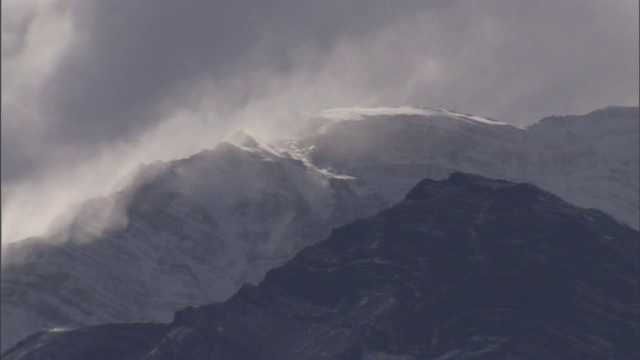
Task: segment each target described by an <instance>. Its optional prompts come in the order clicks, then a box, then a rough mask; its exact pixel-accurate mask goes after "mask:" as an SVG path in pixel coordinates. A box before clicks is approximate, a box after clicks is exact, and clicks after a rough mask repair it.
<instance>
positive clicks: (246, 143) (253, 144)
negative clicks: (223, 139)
mask: <svg viewBox="0 0 640 360" xmlns="http://www.w3.org/2000/svg"><path fill="white" fill-rule="evenodd" d="M227 142H229V143H231V144H234V145H238V146H243V147H248V148H253V149H257V148H260V147H261V146H260V143H259V142H258V140H256V139H255V138H254V137H253V136H251V135H250V134H249V133H247V132H246V131H245V130H243V129H240V130H238V131H236V132H235V133H234V134H233V135H231V137H230V138H228V139H227Z"/></svg>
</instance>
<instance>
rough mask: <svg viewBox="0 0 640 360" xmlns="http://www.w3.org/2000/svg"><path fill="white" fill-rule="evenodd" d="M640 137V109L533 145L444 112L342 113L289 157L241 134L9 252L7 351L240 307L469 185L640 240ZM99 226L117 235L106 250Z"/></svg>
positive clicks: (568, 125)
mask: <svg viewBox="0 0 640 360" xmlns="http://www.w3.org/2000/svg"><path fill="white" fill-rule="evenodd" d="M638 121H639V120H638V108H606V109H602V110H599V111H595V112H593V113H591V114H588V115H585V116H575V117H559V118H550V119H545V120H543V121H541V122H540V123H538V124H536V125H534V126H531V127H529V128H526V129H523V128H517V127H513V126H510V125H507V124H503V123H499V122H495V121H492V120H489V119H483V118H479V117H474V116H470V115H464V114H459V113H455V112H452V111H447V110H442V109H417V108H388V109H339V110H332V111H326V112H324V113H322V114H321V116H319V117H318V119H316V121H315V123H314V126H312V127H311V128H310V129H308V131H306V132H305V133H303V134H302V135H301V136H300V137H299V138H297V139H290V140H285V141H281V142H279V143H274V144H273V146H271V145H267V144H265V143H263V142H260V141H258V140H256V139H254V138H251V137H250V136H248V135H246V134H243V133H239V134H237V135H236V136H235V137H234V138H233V139H231V140H230V142H228V143H223V144H221V145H220V146H218V147H217V148H215V149H213V150H205V151H203V152H201V153H199V154H196V155H194V156H192V157H190V158H188V159H184V160H178V161H173V162H169V163H156V164H153V165H151V166H147V167H146V168H145V169H143V171H141V173H140V176H139V179H137V180H136V181H135V182H134V183H133V184H132V185H131V186H129V187H128V188H126V189H125V190H123V191H122V192H121V193H119V194H116V195H114V196H111V197H108V198H103V199H94V200H91V201H89V202H87V203H86V204H85V205H84V207H83V211H81V212H80V216H78V217H77V218H75V219H73V222H72V225H71V226H70V229H71V231H70V232H69V233H68V234H67V233H66V232H61V234H60V235H59V236H54V237H52V238H51V239H47V240H46V241H42V240H41V239H31V240H25V241H22V242H19V243H15V244H12V245H9V246H8V247H5V248H3V251H4V252H5V256H4V258H5V259H7V260H8V261H5V262H4V263H3V268H2V289H1V294H0V296H1V297H2V346H3V348H4V349H6V347H7V346H10V345H11V344H13V343H15V342H16V341H17V340H19V339H20V338H22V337H24V336H26V335H28V334H29V333H32V332H35V331H38V330H41V329H45V328H51V327H61V326H62V327H65V326H79V325H87V324H97V323H104V322H132V321H152V320H153V321H166V320H167V319H169V317H170V316H171V314H172V312H173V311H175V310H176V309H178V308H181V307H185V306H188V305H193V304H202V303H209V302H214V301H221V300H224V299H226V298H227V297H228V296H230V295H231V294H233V293H234V292H235V291H236V290H237V289H238V287H239V286H240V285H241V284H242V283H244V282H254V283H255V282H256V281H258V280H259V279H261V277H262V276H263V275H264V274H265V273H266V271H267V270H268V269H270V268H272V267H274V266H277V265H279V264H281V263H282V262H284V261H286V260H287V259H289V258H290V257H291V256H293V255H294V254H295V252H296V251H298V250H300V249H301V248H302V247H304V246H306V245H308V244H310V243H313V242H316V241H319V240H321V239H323V238H325V237H326V236H327V235H328V234H329V232H330V230H331V229H332V228H334V227H336V226H339V225H343V224H346V223H347V222H349V221H351V220H353V219H355V218H359V217H363V216H368V215H372V214H374V213H375V212H377V211H378V210H381V209H383V208H385V207H388V206H389V205H391V204H393V203H395V202H397V201H399V200H400V199H402V197H403V196H404V194H405V193H406V192H407V191H408V190H409V189H411V187H413V186H414V185H415V184H416V183H417V182H418V181H419V180H420V179H422V178H425V177H428V178H432V179H444V178H446V177H447V176H448V175H449V174H450V173H451V172H453V171H456V170H462V171H466V172H472V173H478V174H483V175H486V176H491V177H497V178H505V179H510V180H514V181H527V182H531V183H534V184H536V185H538V186H540V187H542V188H544V189H545V190H549V191H551V192H554V193H556V194H558V195H560V196H563V197H564V198H565V199H566V200H569V201H570V202H572V203H574V204H577V205H580V206H585V207H597V208H599V209H601V210H604V211H606V212H608V213H609V214H611V215H613V216H614V217H616V218H618V219H620V220H622V221H624V222H627V223H628V224H629V225H631V226H632V227H635V228H638V201H639V200H638V172H639V171H638V144H639V140H638V132H639V131H638ZM274 147H275V148H277V149H278V150H276V149H274ZM96 219H102V220H104V219H108V220H110V221H111V222H112V223H113V224H112V226H111V227H110V228H109V230H108V231H106V232H105V233H103V234H101V235H99V236H96V235H95V234H96V233H98V232H97V231H96V230H95V229H93V227H94V225H95V223H96ZM100 222H104V221H100Z"/></svg>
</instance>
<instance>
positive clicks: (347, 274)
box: [4, 173, 640, 360]
mask: <svg viewBox="0 0 640 360" xmlns="http://www.w3.org/2000/svg"><path fill="white" fill-rule="evenodd" d="M639 235H640V234H639V233H638V231H636V230H633V229H631V228H629V227H627V226H624V225H621V224H620V223H619V222H618V221H616V220H614V219H612V218H611V217H610V216H608V215H606V214H604V213H602V212H600V211H597V210H587V209H583V208H579V207H576V206H573V205H571V204H569V203H566V202H564V201H563V200H561V199H560V198H558V197H556V196H554V195H552V194H550V193H548V192H545V191H542V190H541V189H539V188H537V187H535V186H533V185H530V184H518V183H512V182H507V181H503V180H492V179H489V178H485V177H481V176H477V175H468V174H463V173H454V174H452V175H450V176H449V178H448V179H447V180H442V181H434V180H423V181H421V182H420V183H419V184H418V185H417V186H416V187H414V188H413V189H412V190H411V191H410V192H409V193H408V194H407V195H406V197H405V198H404V199H403V200H402V201H400V202H399V203H398V204H396V205H394V206H392V207H391V208H390V209H387V210H384V211H382V212H380V213H379V214H377V215H375V216H373V217H370V218H368V219H365V220H358V221H356V222H354V223H351V224H349V225H347V226H344V227H341V228H339V229H337V230H334V231H333V232H332V234H331V236H330V237H329V238H328V239H327V240H325V241H322V242H321V243H319V244H317V245H314V246H310V247H308V248H306V249H304V250H302V251H301V252H299V253H298V254H297V255H296V256H295V257H294V258H293V259H292V260H291V261H289V262H288V263H287V264H286V265H284V266H282V267H280V268H277V269H274V270H272V271H270V272H269V273H268V274H267V276H266V278H265V279H264V281H262V283H261V284H260V285H258V286H252V285H245V286H244V287H243V288H242V289H241V290H240V291H239V292H238V293H237V294H236V295H234V296H233V297H231V298H230V299H229V300H228V301H226V302H224V303H221V304H211V305H206V306H200V307H190V308H187V309H185V310H181V311H178V312H177V313H176V315H175V318H174V319H173V321H172V322H171V323H169V324H155V325H154V324H121V325H116V324H110V325H99V326H94V327H86V328H82V329H78V330H68V331H64V330H58V331H45V332H41V333H38V334H35V335H33V336H30V337H29V338H27V339H25V340H24V341H22V342H20V343H19V344H18V345H17V346H16V347H15V348H13V349H11V350H10V351H9V352H8V353H5V355H4V359H6V360H17V359H22V360H41V359H65V360H80V359H89V358H90V359H105V360H106V359H120V360H133V359H140V360H141V359H144V360H160V359H162V360H169V359H171V360H174V359H194V360H195V359H225V360H276V359H277V360H288V359H292V360H293V359H305V360H316V359H317V360H320V359H342V360H362V359H390V360H399V359H402V360H404V359H407V360H408V359H431V360H444V359H467V360H476V359H478V360H479V359H523V360H528V359H530V360H538V359H548V360H554V359H558V360H567V359H569V360H570V359H603V360H604V359H637V358H638V357H639V356H640V349H639V348H638V343H637V340H638V336H639V335H640V328H639V325H640V314H639V311H638V310H639V308H640V292H639V291H640V286H639V278H638V273H639V272H640V260H639V258H638V254H639V252H640V242H639Z"/></svg>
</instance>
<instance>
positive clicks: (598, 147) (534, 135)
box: [285, 107, 640, 229]
mask: <svg viewBox="0 0 640 360" xmlns="http://www.w3.org/2000/svg"><path fill="white" fill-rule="evenodd" d="M322 115H323V116H322V117H320V118H318V119H317V122H316V124H315V129H314V130H315V131H312V132H311V133H312V134H311V135H307V136H304V137H302V138H300V139H297V140H293V141H288V142H286V141H285V146H289V147H290V148H291V149H290V150H289V151H290V152H291V153H293V154H299V155H300V156H302V157H304V158H307V159H308V161H309V162H311V163H312V164H314V165H315V166H317V167H319V168H328V169H331V170H332V171H333V172H336V173H341V174H348V175H349V176H352V177H354V178H355V179H356V180H357V182H356V190H357V191H358V192H360V193H362V194H368V195H369V196H372V197H377V198H378V199H379V200H380V201H382V202H384V203H385V206H387V205H389V204H393V203H395V202H397V201H399V200H400V199H401V198H402V196H403V194H405V193H406V192H407V191H408V190H409V189H410V188H411V187H412V186H413V185H415V184H416V182H417V181H419V180H420V179H421V178H423V177H428V178H432V179H443V178H446V177H447V176H448V175H449V174H450V173H451V172H453V171H465V172H469V173H475V174H481V175H485V176H489V177H495V178H504V179H509V180H512V181H519V182H530V183H533V184H536V185H538V186H540V187H542V188H543V189H545V190H548V191H551V192H553V193H555V194H558V195H560V196H562V197H563V198H565V199H567V200H569V201H571V202H573V203H574V204H576V205H579V206H583V207H593V208H598V209H601V210H603V211H605V212H607V213H609V214H611V215H613V216H614V217H616V218H617V219H619V220H621V221H623V222H625V223H627V224H628V225H630V226H631V227H633V228H635V229H638V227H639V226H640V225H639V221H640V218H639V216H638V215H639V210H638V204H639V189H640V185H639V176H638V173H639V166H638V164H639V155H638V154H639V153H640V139H639V135H640V119H639V118H640V116H639V113H638V108H637V107H608V108H604V109H601V110H597V111H594V112H591V113H589V114H587V115H583V116H565V117H550V118H545V119H542V120H541V121H540V122H538V123H536V124H533V125H532V126H529V127H527V128H519V127H514V126H510V125H507V124H504V123H500V122H496V121H493V120H489V119H483V118H479V117H476V116H471V115H465V114H460V113H455V112H452V111H448V110H444V109H415V108H390V109H337V110H331V111H325V112H324V113H323V114H322Z"/></svg>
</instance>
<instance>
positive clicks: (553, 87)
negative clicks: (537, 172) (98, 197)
mask: <svg viewBox="0 0 640 360" xmlns="http://www.w3.org/2000/svg"><path fill="white" fill-rule="evenodd" d="M2 7H3V9H2V10H3V11H2V27H3V29H2V36H3V44H2V60H3V71H2V72H3V77H2V90H3V101H2V116H3V122H2V181H3V187H5V186H4V185H6V189H7V190H6V191H5V189H4V188H3V194H9V195H11V196H9V197H7V198H8V199H9V200H6V201H5V198H4V197H3V212H4V210H5V209H8V206H9V205H7V204H9V203H12V204H16V203H18V200H17V199H26V198H29V197H28V196H26V195H24V196H22V195H21V196H17V195H15V194H22V193H23V192H29V193H30V194H49V193H51V192H55V193H59V194H65V198H66V199H81V198H82V197H84V196H88V195H89V194H93V193H95V192H96V191H97V190H95V189H94V190H95V191H94V192H87V191H80V190H78V189H86V188H88V186H89V185H87V184H93V183H96V182H100V181H103V182H104V181H106V180H105V178H111V177H116V176H117V174H120V173H122V172H126V170H127V169H130V168H132V167H133V166H134V164H137V163H138V162H140V161H149V160H152V159H153V158H154V157H164V158H172V157H177V156H185V155H187V154H188V153H190V152H192V151H197V150H198V148H199V147H204V146H207V145H209V146H210V145H212V144H213V143H214V142H215V141H217V140H219V139H220V138H221V137H223V136H224V134H226V132H227V131H229V130H230V129H231V128H233V127H234V126H235V127H237V126H241V125H247V126H249V125H250V126H252V127H255V128H256V129H261V131H265V132H269V131H270V132H273V128H274V126H275V125H274V124H277V122H275V121H276V120H282V118H287V117H290V118H295V117H296V116H298V115H299V114H302V115H304V114H308V113H313V112H314V111H317V110H319V109H322V108H324V107H334V106H335V107H341V106H350V105H361V106H389V105H400V104H407V105H416V106H434V107H447V108H451V109H455V110H460V111H464V112H467V113H476V114H479V115H482V116H488V117H492V118H495V119H498V120H501V121H506V122H512V123H516V124H527V123H531V122H533V121H535V120H537V119H539V118H541V117H543V116H547V115H552V114H567V113H585V112H588V111H591V110H593V109H595V108H598V107H602V106H605V105H614V104H615V105H637V102H638V100H637V98H638V66H637V62H638V33H637V29H638V17H637V12H638V2H637V1H632V0H631V1H627V0H616V1H606V2H605V1H600V0H564V1H553V0H538V1H528V0H517V1H513V0H488V1H482V2H479V1H472V0H467V1H464V0H454V1H438V0H433V1H424V0H395V1H386V0H323V1H311V0H308V1H299V0H272V1H265V0H244V1H243V0H239V1H206V0H184V1H175V0H140V1H134V2H132V1H125V0H106V1H103V0H92V1H88V0H85V1H79V0H52V1H47V0H22V1H17V0H15V1H13V2H11V1H7V2H3V3H2ZM63 175H64V176H63ZM52 179H54V180H52ZM25 183H28V185H29V186H26V187H25ZM62 184H66V185H64V186H67V188H65V189H66V190H65V191H63V190H62V189H61V188H60V186H63V185H62ZM45 185H46V186H45ZM71 187H73V188H74V189H76V190H75V192H74V191H72V189H70V188H71ZM103 188H104V186H103ZM38 189H39V190H38ZM36 190H38V191H36ZM67 190H68V191H67ZM73 194H75V195H74V196H72V195H73ZM21 201H22V202H23V203H24V201H23V200H21ZM42 201H48V200H42ZM51 201H53V200H51ZM56 201H58V202H59V201H62V200H56ZM67 201H70V200H67ZM5 205H6V206H5ZM34 206H35V205H34ZM60 206H62V205H60ZM60 206H58V205H56V206H53V205H52V206H51V208H52V209H53V208H59V207H60ZM45 207H46V206H45ZM7 211H9V210H7ZM16 216H17V215H16ZM4 222H5V220H4V219H3V224H4Z"/></svg>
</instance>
